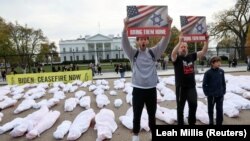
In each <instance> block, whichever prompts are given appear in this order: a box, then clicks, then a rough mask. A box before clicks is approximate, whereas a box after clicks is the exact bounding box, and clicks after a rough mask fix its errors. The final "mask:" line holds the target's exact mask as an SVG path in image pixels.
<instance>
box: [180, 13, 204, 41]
mask: <svg viewBox="0 0 250 141" xmlns="http://www.w3.org/2000/svg"><path fill="white" fill-rule="evenodd" d="M180 20H181V32H182V33H183V41H185V42H199V41H205V40H206V37H207V25H206V17H204V16H180Z"/></svg>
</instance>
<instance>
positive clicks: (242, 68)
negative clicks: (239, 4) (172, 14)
mask: <svg viewBox="0 0 250 141" xmlns="http://www.w3.org/2000/svg"><path fill="white" fill-rule="evenodd" d="M221 68H222V69H223V70H224V71H225V72H226V73H230V72H246V70H247V67H246V66H238V67H236V68H232V67H231V68H229V67H227V66H225V67H221ZM208 69H209V68H207V67H206V68H204V70H203V71H201V68H198V74H203V73H205V72H206V70H208ZM157 73H158V75H159V76H168V75H174V69H173V68H171V69H168V70H158V71H157ZM249 74H250V72H249ZM131 75H132V72H131V71H126V72H125V78H131ZM119 77H120V73H118V74H117V73H116V72H104V73H103V74H102V75H97V74H96V75H95V76H94V78H93V79H94V80H95V79H116V78H119Z"/></svg>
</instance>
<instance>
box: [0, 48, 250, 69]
mask: <svg viewBox="0 0 250 141" xmlns="http://www.w3.org/2000/svg"><path fill="white" fill-rule="evenodd" d="M249 55H250V47H244V48H238V47H227V48H215V47H214V48H213V47H209V50H208V52H207V54H206V59H209V58H211V57H212V56H221V57H222V59H223V60H232V59H234V58H235V59H237V60H239V61H245V59H246V57H247V56H249ZM169 58H170V57H169ZM128 62H129V61H128V59H127V57H126V55H125V53H124V51H123V50H104V51H84V52H61V53H47V54H21V55H7V54H6V55H2V56H0V68H1V71H2V70H6V72H10V71H11V69H12V68H14V69H16V70H18V73H23V72H24V71H25V72H27V73H29V72H34V68H36V69H37V68H39V67H45V68H46V69H45V70H46V71H53V66H54V67H55V66H58V65H62V66H63V65H66V66H73V65H75V64H77V65H78V66H80V69H85V68H87V67H88V65H89V64H90V63H94V64H96V63H101V64H110V65H114V64H118V63H128ZM37 71H39V69H38V70H37Z"/></svg>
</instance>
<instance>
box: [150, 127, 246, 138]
mask: <svg viewBox="0 0 250 141" xmlns="http://www.w3.org/2000/svg"><path fill="white" fill-rule="evenodd" d="M249 132H250V125H223V126H208V125H196V126H189V125H187V126H177V125H174V126H173V125H157V126H156V128H155V131H154V132H153V138H152V139H153V140H154V141H156V140H160V139H169V138H176V137H178V138H183V137H188V138H189V139H191V138H192V139H195V138H196V139H205V140H218V139H223V138H226V137H230V138H232V139H237V141H238V140H249V139H250V138H249V135H248V133H249ZM183 139H184V138H183Z"/></svg>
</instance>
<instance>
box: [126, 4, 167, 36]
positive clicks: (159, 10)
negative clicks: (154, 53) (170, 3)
mask: <svg viewBox="0 0 250 141" xmlns="http://www.w3.org/2000/svg"><path fill="white" fill-rule="evenodd" d="M167 17H168V7H167V6H145V5H141V6H127V18H128V36H136V37H137V36H167V31H168V30H169V28H168V24H169V23H168V19H167Z"/></svg>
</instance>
